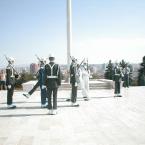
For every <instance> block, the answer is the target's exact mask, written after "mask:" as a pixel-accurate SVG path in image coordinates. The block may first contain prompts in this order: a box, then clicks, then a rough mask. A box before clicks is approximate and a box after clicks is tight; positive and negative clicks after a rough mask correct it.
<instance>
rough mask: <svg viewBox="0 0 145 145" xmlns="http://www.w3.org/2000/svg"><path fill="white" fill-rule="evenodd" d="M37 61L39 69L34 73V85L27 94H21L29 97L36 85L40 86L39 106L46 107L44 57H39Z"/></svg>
mask: <svg viewBox="0 0 145 145" xmlns="http://www.w3.org/2000/svg"><path fill="white" fill-rule="evenodd" d="M39 63H40V69H39V70H38V72H37V74H36V76H37V79H38V82H37V83H36V84H35V85H34V87H33V88H32V89H31V90H30V91H29V92H28V93H27V94H23V95H24V96H25V97H27V98H29V97H30V96H31V95H32V94H33V93H34V91H35V90H36V89H37V88H38V87H40V90H41V108H46V107H47V103H46V98H47V91H46V86H45V85H44V79H45V64H46V60H45V59H44V58H41V59H39Z"/></svg>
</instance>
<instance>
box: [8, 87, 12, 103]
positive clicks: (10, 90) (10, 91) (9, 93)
mask: <svg viewBox="0 0 145 145" xmlns="http://www.w3.org/2000/svg"><path fill="white" fill-rule="evenodd" d="M11 94H12V88H10V89H9V88H7V105H11V104H12V95H11Z"/></svg>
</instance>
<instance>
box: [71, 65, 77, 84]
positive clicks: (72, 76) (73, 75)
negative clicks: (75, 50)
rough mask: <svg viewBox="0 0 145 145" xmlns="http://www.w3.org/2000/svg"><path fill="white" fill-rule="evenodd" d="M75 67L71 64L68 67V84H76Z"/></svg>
mask: <svg viewBox="0 0 145 145" xmlns="http://www.w3.org/2000/svg"><path fill="white" fill-rule="evenodd" d="M76 75H77V66H76V65H73V64H71V65H70V83H71V84H73V85H75V83H76V82H78V80H77V76H76Z"/></svg>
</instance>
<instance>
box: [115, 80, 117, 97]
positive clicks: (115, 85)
mask: <svg viewBox="0 0 145 145" xmlns="http://www.w3.org/2000/svg"><path fill="white" fill-rule="evenodd" d="M114 94H117V82H115V89H114Z"/></svg>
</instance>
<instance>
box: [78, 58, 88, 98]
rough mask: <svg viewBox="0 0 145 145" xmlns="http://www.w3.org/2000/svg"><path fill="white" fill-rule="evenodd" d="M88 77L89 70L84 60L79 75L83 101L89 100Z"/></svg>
mask: <svg viewBox="0 0 145 145" xmlns="http://www.w3.org/2000/svg"><path fill="white" fill-rule="evenodd" d="M89 76H90V70H89V69H88V63H87V60H85V61H84V62H83V65H82V66H81V75H80V77H81V78H80V83H81V89H82V95H83V98H84V100H85V101H88V100H89Z"/></svg>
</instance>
